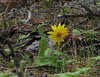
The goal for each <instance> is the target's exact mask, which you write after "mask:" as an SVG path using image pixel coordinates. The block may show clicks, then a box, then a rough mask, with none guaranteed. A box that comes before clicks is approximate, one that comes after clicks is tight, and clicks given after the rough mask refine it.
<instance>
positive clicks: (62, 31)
mask: <svg viewBox="0 0 100 77" xmlns="http://www.w3.org/2000/svg"><path fill="white" fill-rule="evenodd" d="M51 28H52V30H53V31H52V32H48V34H49V38H50V40H53V41H54V44H56V43H58V44H60V42H62V41H64V37H65V36H67V35H68V28H66V27H65V24H63V25H61V24H59V25H58V27H57V26H56V25H53V26H51Z"/></svg>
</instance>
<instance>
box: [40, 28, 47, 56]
mask: <svg viewBox="0 0 100 77" xmlns="http://www.w3.org/2000/svg"><path fill="white" fill-rule="evenodd" d="M38 30H39V33H40V35H41V40H40V41H39V53H38V55H39V56H42V57H43V56H44V54H45V50H46V49H47V46H48V41H47V40H46V35H45V34H44V33H43V30H42V28H39V29H38Z"/></svg>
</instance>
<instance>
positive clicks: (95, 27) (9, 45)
mask: <svg viewBox="0 0 100 77" xmlns="http://www.w3.org/2000/svg"><path fill="white" fill-rule="evenodd" d="M99 6H100V5H99ZM89 9H90V10H89ZM98 11H99V12H98ZM91 12H93V14H92V13H91ZM95 13H96V14H95ZM84 14H86V15H85V16H84ZM59 23H61V24H65V26H66V27H67V28H68V30H69V32H68V36H67V37H65V38H64V42H62V43H61V44H60V45H59V46H57V45H54V46H53V45H52V43H53V41H50V40H49V38H48V34H47V32H48V31H52V29H51V26H52V25H54V24H55V25H58V24H59ZM41 29H42V30H43V32H44V35H46V37H45V40H48V45H47V46H48V47H47V50H48V51H53V52H55V53H53V55H54V56H53V55H50V53H47V54H46V55H47V56H51V57H52V58H50V57H47V56H46V58H44V60H43V59H39V60H37V57H38V56H39V52H40V51H42V48H43V47H44V48H45V42H46V41H43V40H42V45H40V40H41V38H42V37H43V36H42V34H41V32H42V31H41ZM39 30H40V31H39ZM0 33H1V34H0V77H17V75H19V74H22V75H23V76H22V77H99V76H100V56H99V55H100V7H98V6H97V5H94V4H89V5H82V4H78V3H77V2H67V1H65V2H62V1H61V2H60V1H59V2H56V1H53V2H52V3H50V4H48V5H46V4H45V5H43V4H41V3H34V4H32V5H30V6H23V7H21V8H18V9H17V8H12V9H10V10H9V11H4V12H1V13H0ZM51 49H52V50H51ZM47 50H45V52H48V51H47ZM58 51H59V52H61V53H58ZM43 52H44V51H43ZM59 54H60V55H59ZM55 56H56V57H55ZM45 59H46V60H47V61H46V60H45ZM55 59H56V60H55ZM42 61H43V62H42ZM60 61H61V62H60ZM46 62H47V63H46ZM56 62H58V64H59V63H61V65H58V66H57V67H56V66H55V64H57V63H56ZM19 69H20V71H19Z"/></svg>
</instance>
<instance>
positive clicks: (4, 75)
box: [0, 73, 9, 77]
mask: <svg viewBox="0 0 100 77" xmlns="http://www.w3.org/2000/svg"><path fill="white" fill-rule="evenodd" d="M0 77H9V75H8V74H7V73H0Z"/></svg>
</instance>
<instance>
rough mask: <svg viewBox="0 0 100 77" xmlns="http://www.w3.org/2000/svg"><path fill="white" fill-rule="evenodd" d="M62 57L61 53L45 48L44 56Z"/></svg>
mask: <svg viewBox="0 0 100 77" xmlns="http://www.w3.org/2000/svg"><path fill="white" fill-rule="evenodd" d="M51 54H52V55H63V53H62V52H60V51H57V50H53V49H51V48H47V49H46V50H45V55H47V56H48V55H51Z"/></svg>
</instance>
